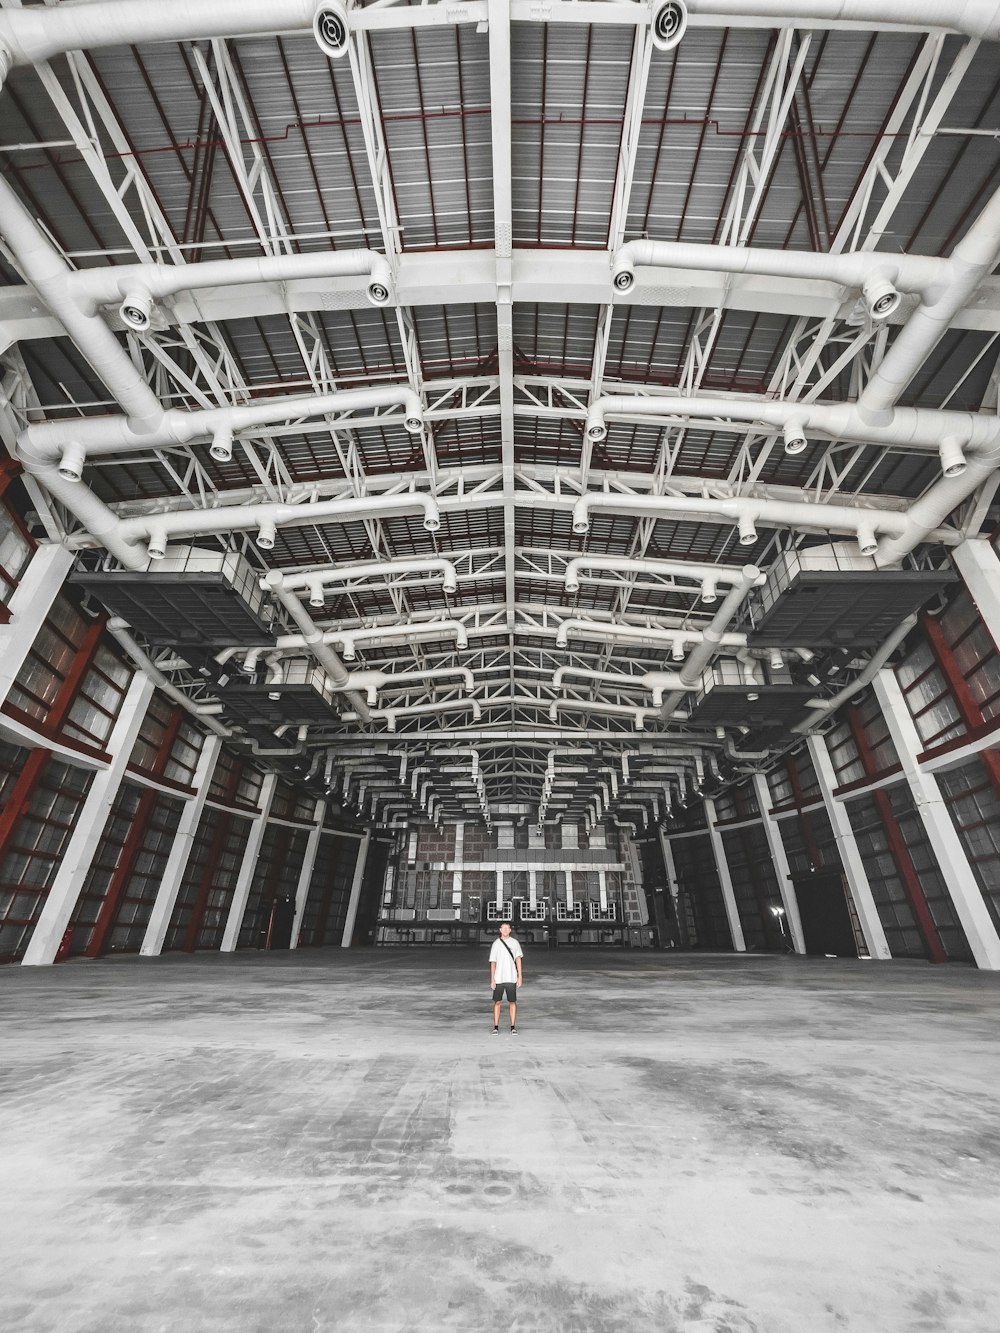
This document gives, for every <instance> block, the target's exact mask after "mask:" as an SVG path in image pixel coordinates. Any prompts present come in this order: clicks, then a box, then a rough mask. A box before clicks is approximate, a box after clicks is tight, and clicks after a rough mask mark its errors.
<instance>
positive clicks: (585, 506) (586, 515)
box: [573, 495, 590, 537]
mask: <svg viewBox="0 0 1000 1333" xmlns="http://www.w3.org/2000/svg"><path fill="white" fill-rule="evenodd" d="M573 531H574V532H575V533H576V535H577V536H578V537H582V536H584V535H585V534H586V533H587V532H589V531H590V505H589V503H588V500H587V497H586V496H585V495H581V497H580V499H579V500H577V502H576V504H575V505H574V506H573Z"/></svg>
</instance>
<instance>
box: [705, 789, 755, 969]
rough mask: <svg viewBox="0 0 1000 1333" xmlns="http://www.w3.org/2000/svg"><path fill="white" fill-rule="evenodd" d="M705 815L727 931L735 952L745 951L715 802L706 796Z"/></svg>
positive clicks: (744, 941) (741, 927)
mask: <svg viewBox="0 0 1000 1333" xmlns="http://www.w3.org/2000/svg"><path fill="white" fill-rule="evenodd" d="M705 817H706V818H707V820H708V835H709V837H710V838H711V840H712V855H713V856H714V857H715V868H716V870H717V871H718V875H719V885H720V887H721V889H722V901H723V903H724V904H725V908H726V920H727V921H728V922H729V933H730V934H731V935H732V937H733V948H734V949H735V950H736V952H737V953H746V948H747V942H746V938H745V936H744V934H743V924H742V922H741V921H740V912H739V908H738V907H737V906H736V894H735V893H734V892H733V877H732V875H730V873H729V862H728V861H727V860H726V849H725V847H724V846H723V844H722V834H721V833H720V832H719V830H718V829H717V828H716V827H715V802H714V801H712V800H709V799H708V798H706V799H705Z"/></svg>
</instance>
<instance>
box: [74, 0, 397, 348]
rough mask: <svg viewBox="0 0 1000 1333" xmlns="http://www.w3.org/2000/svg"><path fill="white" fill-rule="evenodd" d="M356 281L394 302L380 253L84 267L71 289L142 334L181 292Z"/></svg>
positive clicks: (85, 305) (381, 301)
mask: <svg viewBox="0 0 1000 1333" xmlns="http://www.w3.org/2000/svg"><path fill="white" fill-rule="evenodd" d="M174 2H176V0H174ZM354 277H367V278H368V280H369V281H368V285H367V288H366V291H367V296H368V299H369V301H371V303H372V305H376V306H383V305H387V304H388V303H389V300H390V298H391V295H392V271H391V269H390V267H389V262H388V260H387V259H386V258H385V256H384V255H380V254H377V253H376V252H375V251H374V250H313V251H310V252H308V253H306V254H296V255H261V256H258V257H253V258H246V259H215V260H208V261H204V262H196V263H191V264H161V263H150V264H115V265H110V266H108V267H105V268H88V269H80V270H79V271H78V272H75V273H71V274H70V275H69V277H68V278H67V285H68V290H69V293H70V295H71V296H72V297H73V299H74V300H75V301H76V302H77V304H78V305H79V306H80V308H81V310H82V311H83V312H84V314H88V315H93V314H96V313H97V309H98V307H99V306H107V305H111V304H114V303H117V304H118V313H119V315H120V317H121V320H122V323H123V324H125V325H126V326H127V327H128V328H130V329H132V330H133V331H134V332H136V333H144V332H145V331H146V330H147V329H148V328H149V327H150V324H151V322H152V309H153V305H154V303H155V302H157V301H161V300H163V298H164V297H168V296H176V295H177V294H178V293H179V292H196V291H204V290H205V289H206V288H209V287H222V286H225V287H234V286H247V285H248V284H250V283H255V282H301V281H304V280H308V279H310V278H354Z"/></svg>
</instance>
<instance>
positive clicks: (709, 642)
mask: <svg viewBox="0 0 1000 1333" xmlns="http://www.w3.org/2000/svg"><path fill="white" fill-rule="evenodd" d="M742 573H743V577H742V580H741V582H739V583H735V584H734V585H733V586H732V587H731V588H730V589H729V592H728V593H727V594H726V596H725V597H724V598H723V599H722V604H721V606H720V607H719V609H718V610H717V611H716V613H715V615H714V616H713V617H712V623H711V624H710V625H709V626H708V628H707V629H706V630H705V631H704V633H703V635H702V640H701V643H699V644H697V645H696V646H695V648H694V649H693V651H692V652H691V654H690V656H689V657H688V659H687V661H686V662H685V663H684V665H683V666H682V667H681V671H680V677H681V684H682V685H683V686H685V687H687V688H691V687H693V686H695V685H697V684H698V683H699V681H700V679H701V674H702V672H703V671H704V670H705V668H706V667H707V666H708V664H709V662H711V660H712V658H713V657H714V656H715V655H716V653H717V652H718V651H719V649H720V648H721V647H723V646H724V645H725V643H726V640H727V638H728V637H729V635H728V633H727V631H728V627H729V625H730V623H731V622H732V620H733V617H734V616H735V615H736V613H737V611H739V609H740V607H741V606H742V605H743V603H744V602H745V601H746V600H747V598H748V597H749V596H750V594H751V592H753V590H754V588H756V587H757V586H758V585H759V584H760V583H761V582H762V579H763V575H762V574H761V571H760V570H759V569H758V568H757V566H756V565H744V566H743V571H742ZM743 637H744V638H745V637H746V636H745V635H744V636H743ZM681 697H682V696H681V694H680V692H679V691H678V692H675V693H673V694H668V695H667V696H666V697H665V698H664V699H663V700H662V702H661V704H660V714H661V716H662V717H670V716H671V715H672V713H673V711H674V709H675V708H676V707H677V705H678V703H679V702H680V700H681Z"/></svg>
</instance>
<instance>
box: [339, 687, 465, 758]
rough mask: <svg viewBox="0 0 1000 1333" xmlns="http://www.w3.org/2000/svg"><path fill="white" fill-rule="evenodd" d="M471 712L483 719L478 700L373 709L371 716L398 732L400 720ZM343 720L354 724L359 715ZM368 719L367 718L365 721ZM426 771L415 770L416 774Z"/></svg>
mask: <svg viewBox="0 0 1000 1333" xmlns="http://www.w3.org/2000/svg"><path fill="white" fill-rule="evenodd" d="M467 710H471V712H472V716H473V719H474V720H475V721H476V722H478V721H480V720H481V718H482V715H483V713H482V706H481V705H480V703H479V700H478V699H442V700H438V701H436V702H435V703H429V704H411V705H409V706H408V707H400V708H373V709H371V712H370V716H371V717H372V718H375V719H380V720H384V721H385V722H386V723H388V729H389V731H395V730H396V723H397V721H398V720H399V719H400V718H404V719H405V718H408V717H424V716H426V715H427V714H430V713H449V712H450V713H454V712H460V711H467ZM340 716H341V719H342V720H343V721H345V722H354V721H356V720H357V717H358V714H357V713H341V715H340ZM367 720H368V719H367V718H366V719H365V721H367ZM423 771H426V770H423V769H415V770H414V774H416V773H420V772H423Z"/></svg>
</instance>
